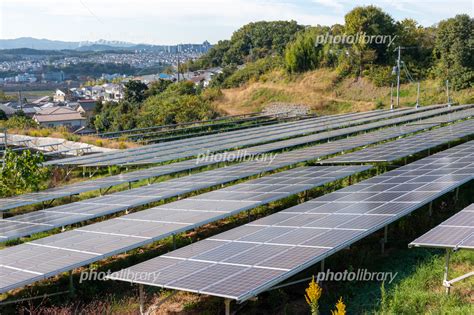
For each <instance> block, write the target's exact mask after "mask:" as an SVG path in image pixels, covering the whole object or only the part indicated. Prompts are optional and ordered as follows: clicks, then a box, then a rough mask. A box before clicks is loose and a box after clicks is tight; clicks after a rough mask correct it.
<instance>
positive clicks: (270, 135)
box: [58, 106, 440, 166]
mask: <svg viewBox="0 0 474 315" xmlns="http://www.w3.org/2000/svg"><path fill="white" fill-rule="evenodd" d="M433 108H440V107H439V106H434V107H428V108H423V109H421V110H420V109H403V110H397V111H390V112H387V111H380V112H368V113H357V114H349V115H343V116H340V117H318V118H314V119H308V120H306V121H304V122H301V121H300V122H299V123H298V122H295V123H289V124H279V125H277V126H269V127H256V128H252V129H248V130H245V131H238V132H228V133H223V134H218V135H212V136H203V137H197V138H192V139H184V140H178V141H173V142H168V143H159V144H155V145H148V146H145V147H140V148H134V149H128V150H124V151H120V152H111V153H107V154H101V155H94V156H89V157H78V158H71V159H63V160H61V161H58V162H59V163H61V164H70V165H86V166H108V165H133V164H152V163H161V162H165V161H171V160H176V159H182V158H189V157H192V156H197V155H199V154H204V153H206V152H207V151H210V152H217V151H222V150H229V149H232V148H238V147H244V146H250V145H256V144H259V143H265V142H270V141H275V140H281V139H285V138H290V137H295V136H301V135H305V134H308V133H315V132H320V131H324V130H327V129H334V128H341V127H347V126H354V125H359V124H363V123H367V122H369V121H375V120H379V119H381V118H388V117H396V116H400V115H403V114H406V113H414V112H421V111H427V110H428V111H429V110H433Z"/></svg>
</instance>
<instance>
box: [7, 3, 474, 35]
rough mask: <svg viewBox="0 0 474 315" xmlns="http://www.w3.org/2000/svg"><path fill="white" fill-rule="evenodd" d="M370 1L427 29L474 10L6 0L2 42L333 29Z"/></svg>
mask: <svg viewBox="0 0 474 315" xmlns="http://www.w3.org/2000/svg"><path fill="white" fill-rule="evenodd" d="M369 4H374V5H377V6H379V7H381V8H382V9H383V10H385V11H386V12H388V13H389V14H390V15H392V17H393V18H394V19H395V20H401V19H404V18H413V19H415V20H417V21H418V22H419V23H420V24H422V25H425V26H428V25H432V24H434V23H436V22H438V21H439V20H442V19H446V18H449V17H453V16H454V15H456V14H459V13H467V14H469V15H470V16H473V11H474V0H450V1H447V0H418V1H408V0H379V1H346V0H295V1H290V0H0V38H2V39H6V38H16V37H24V36H30V37H36V38H48V39H58V40H67V41H86V40H91V41H92V40H98V39H107V40H121V41H129V42H134V43H152V44H175V43H189V42H193V43H196V42H197V43H199V42H203V41H204V40H209V41H210V42H211V43H215V42H216V41H217V40H219V39H226V38H229V37H230V35H231V34H232V32H233V31H234V30H236V29H237V28H239V27H240V26H242V25H243V24H246V23H248V22H252V21H260V20H291V19H293V20H296V21H298V22H299V23H302V24H308V25H316V24H321V25H332V24H334V23H343V22H344V14H345V13H347V12H348V11H349V10H351V9H352V8H353V7H355V6H357V5H369Z"/></svg>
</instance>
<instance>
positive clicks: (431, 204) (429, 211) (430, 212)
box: [428, 201, 433, 217]
mask: <svg viewBox="0 0 474 315" xmlns="http://www.w3.org/2000/svg"><path fill="white" fill-rule="evenodd" d="M428 215H429V216H430V217H431V216H432V215H433V201H432V202H430V205H429V206H428Z"/></svg>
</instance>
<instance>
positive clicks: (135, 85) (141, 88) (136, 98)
mask: <svg viewBox="0 0 474 315" xmlns="http://www.w3.org/2000/svg"><path fill="white" fill-rule="evenodd" d="M147 89H148V86H147V85H146V84H145V83H143V82H141V81H138V80H130V81H128V82H127V83H125V93H124V99H125V100H126V101H128V102H130V103H135V104H138V103H141V102H143V101H144V100H145V93H146V90H147Z"/></svg>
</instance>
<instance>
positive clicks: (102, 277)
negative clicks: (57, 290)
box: [79, 269, 161, 283]
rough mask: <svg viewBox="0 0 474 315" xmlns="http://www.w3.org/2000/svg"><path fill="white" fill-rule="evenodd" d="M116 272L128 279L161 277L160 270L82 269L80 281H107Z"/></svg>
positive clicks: (149, 280)
mask: <svg viewBox="0 0 474 315" xmlns="http://www.w3.org/2000/svg"><path fill="white" fill-rule="evenodd" d="M112 274H114V275H115V276H117V277H118V278H121V279H128V280H131V281H147V282H156V281H157V280H158V278H159V277H160V274H161V273H160V272H144V271H142V272H134V271H132V270H130V269H123V270H120V271H118V272H112V271H111V270H107V271H97V270H90V271H82V272H81V274H80V276H79V283H83V282H86V281H106V280H108V277H109V276H110V275H112Z"/></svg>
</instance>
